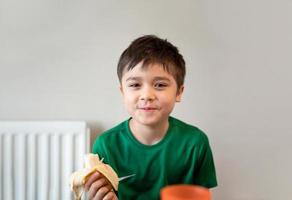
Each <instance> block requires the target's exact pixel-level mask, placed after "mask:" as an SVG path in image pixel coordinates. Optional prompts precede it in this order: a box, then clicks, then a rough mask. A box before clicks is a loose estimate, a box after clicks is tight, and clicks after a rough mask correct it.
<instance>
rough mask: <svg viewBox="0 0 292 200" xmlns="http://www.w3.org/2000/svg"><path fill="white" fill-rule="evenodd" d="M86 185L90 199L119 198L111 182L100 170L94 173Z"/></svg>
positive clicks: (113, 199)
mask: <svg viewBox="0 0 292 200" xmlns="http://www.w3.org/2000/svg"><path fill="white" fill-rule="evenodd" d="M84 187H85V190H86V191H87V192H88V195H87V196H88V199H90V200H118V198H117V196H116V194H115V193H114V191H113V187H112V185H111V183H110V182H109V181H108V180H107V179H106V178H105V177H104V176H103V175H102V174H101V173H99V172H95V173H93V174H92V175H91V176H90V177H89V179H88V180H87V181H86V183H85V185H84Z"/></svg>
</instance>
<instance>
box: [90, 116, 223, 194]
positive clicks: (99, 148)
mask: <svg viewBox="0 0 292 200" xmlns="http://www.w3.org/2000/svg"><path fill="white" fill-rule="evenodd" d="M93 153H97V154H98V155H99V156H100V158H104V163H107V164H109V165H111V166H112V168H113V169H114V170H115V171H116V172H117V174H118V176H119V177H123V176H128V175H132V174H135V176H132V177H130V178H128V179H124V180H122V181H120V183H119V189H118V197H119V200H157V199H159V193H160V189H161V188H162V187H164V186H166V185H170V184H180V183H184V184H195V185H201V186H204V187H207V188H211V187H215V186H217V180H216V173H215V166H214V162H213V156H212V152H211V148H210V146H209V141H208V138H207V136H206V135H205V134H204V133H203V132H202V131H201V130H199V129H198V128H196V127H194V126H191V125H188V124H186V123H184V122H182V121H180V120H178V119H175V118H173V117H169V128H168V130H167V133H166V135H165V137H164V138H163V139H162V140H161V141H160V142H158V143H157V144H154V145H144V144H141V143H140V142H138V141H137V140H136V139H135V138H134V136H133V135H132V133H131V131H130V129H129V119H128V120H126V121H124V122H122V123H121V124H119V125H117V126H116V127H114V128H112V129H110V130H108V131H106V132H105V133H104V134H102V135H100V136H99V137H98V138H97V139H96V140H95V143H94V145H93Z"/></svg>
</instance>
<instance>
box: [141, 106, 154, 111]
mask: <svg viewBox="0 0 292 200" xmlns="http://www.w3.org/2000/svg"><path fill="white" fill-rule="evenodd" d="M138 109H139V110H145V111H152V110H158V108H156V107H139V108H138Z"/></svg>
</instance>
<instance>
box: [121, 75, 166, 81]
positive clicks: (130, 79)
mask: <svg viewBox="0 0 292 200" xmlns="http://www.w3.org/2000/svg"><path fill="white" fill-rule="evenodd" d="M141 79H142V78H141V77H129V78H127V79H126V82H127V81H139V80H141ZM153 80H154V81H170V79H169V78H167V77H163V76H155V77H154V79H153Z"/></svg>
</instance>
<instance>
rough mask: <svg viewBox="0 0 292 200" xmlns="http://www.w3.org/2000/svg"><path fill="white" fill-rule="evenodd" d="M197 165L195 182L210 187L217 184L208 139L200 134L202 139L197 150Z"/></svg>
mask: <svg viewBox="0 0 292 200" xmlns="http://www.w3.org/2000/svg"><path fill="white" fill-rule="evenodd" d="M197 153H198V155H197V158H198V162H197V163H198V165H197V167H196V172H195V177H194V178H195V184H198V185H201V186H204V187H207V188H212V187H216V186H217V178H216V170H215V165H214V160H213V155H212V151H211V147H210V144H209V140H208V138H207V136H206V135H205V134H202V141H201V144H200V146H199V149H198V151H197Z"/></svg>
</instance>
